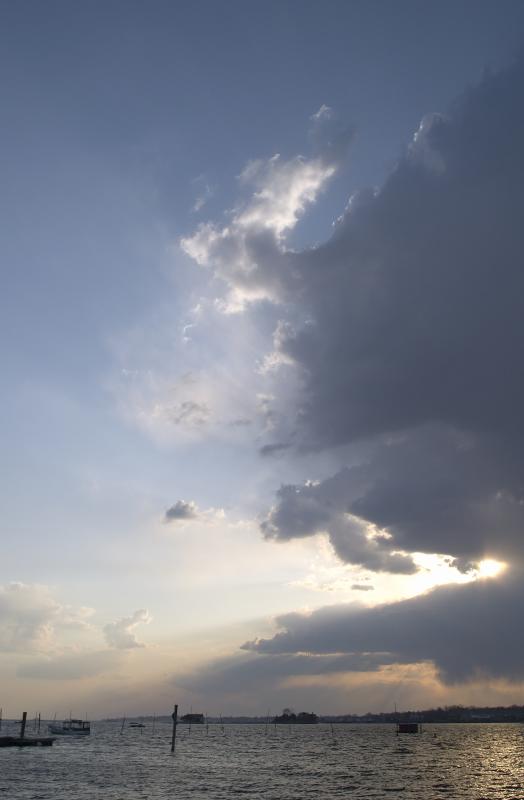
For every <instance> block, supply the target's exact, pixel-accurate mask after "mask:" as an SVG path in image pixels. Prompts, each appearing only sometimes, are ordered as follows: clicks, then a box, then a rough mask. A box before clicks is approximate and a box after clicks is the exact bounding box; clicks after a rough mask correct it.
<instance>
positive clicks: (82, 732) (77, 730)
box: [47, 719, 91, 736]
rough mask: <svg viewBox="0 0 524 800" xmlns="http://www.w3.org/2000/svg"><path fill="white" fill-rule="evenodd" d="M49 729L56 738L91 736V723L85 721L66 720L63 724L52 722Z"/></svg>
mask: <svg viewBox="0 0 524 800" xmlns="http://www.w3.org/2000/svg"><path fill="white" fill-rule="evenodd" d="M47 729H48V731H49V732H50V733H54V734H55V736H89V734H90V733H91V723H90V722H88V721H87V720H84V719H65V720H64V721H63V722H50V723H49V725H48V726H47Z"/></svg>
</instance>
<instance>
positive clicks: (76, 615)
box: [0, 583, 94, 652]
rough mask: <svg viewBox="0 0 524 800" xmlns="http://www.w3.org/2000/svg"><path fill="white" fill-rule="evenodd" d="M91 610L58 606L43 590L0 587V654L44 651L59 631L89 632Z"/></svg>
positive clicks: (24, 586)
mask: <svg viewBox="0 0 524 800" xmlns="http://www.w3.org/2000/svg"><path fill="white" fill-rule="evenodd" d="M93 613H94V612H93V609H91V608H86V607H82V608H79V609H77V608H74V607H72V606H63V605H61V604H60V603H59V602H58V601H57V600H56V599H55V598H54V597H53V595H52V593H51V591H50V589H49V588H48V587H47V586H42V585H38V584H24V583H9V584H6V585H4V586H0V650H2V651H5V652H28V651H29V652H31V651H41V652H42V651H48V650H51V649H52V648H53V647H54V646H55V645H56V635H57V632H58V631H59V630H60V629H71V628H72V629H77V630H89V629H91V627H92V626H91V625H90V623H89V622H88V619H89V617H91V616H92V614H93Z"/></svg>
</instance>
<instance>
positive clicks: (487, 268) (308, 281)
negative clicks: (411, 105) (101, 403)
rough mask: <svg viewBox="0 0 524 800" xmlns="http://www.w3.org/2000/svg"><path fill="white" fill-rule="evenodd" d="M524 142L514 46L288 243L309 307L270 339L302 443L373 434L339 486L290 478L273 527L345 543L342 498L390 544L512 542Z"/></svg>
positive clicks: (523, 487)
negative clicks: (292, 393)
mask: <svg viewBox="0 0 524 800" xmlns="http://www.w3.org/2000/svg"><path fill="white" fill-rule="evenodd" d="M523 142H524V63H523V62H522V60H521V61H519V62H518V63H517V64H516V65H515V66H513V67H512V68H511V69H509V70H507V71H506V72H503V73H501V74H497V75H494V76H490V77H486V78H485V79H484V80H483V81H482V83H481V84H480V85H479V86H478V87H477V88H475V89H472V90H470V91H468V92H467V93H466V94H465V95H464V96H463V97H461V98H460V99H459V100H458V101H457V102H456V104H455V105H454V106H453V108H452V109H451V110H450V112H449V113H448V114H447V115H445V116H440V115H433V116H432V117H428V118H427V119H426V120H425V121H424V122H423V124H422V125H421V128H420V130H419V131H418V133H417V135H416V137H415V139H414V141H413V143H412V145H411V146H410V147H409V148H408V150H407V152H406V155H405V156H404V157H403V158H402V159H401V160H400V162H399V164H398V165H397V167H396V169H395V170H394V172H393V174H392V175H391V176H390V178H389V179H388V180H387V181H386V183H385V185H384V186H383V187H382V189H381V190H380V191H377V192H367V193H362V194H361V195H360V196H358V197H356V198H353V200H352V202H351V203H350V204H349V206H348V209H347V211H346V213H345V215H344V216H343V218H342V219H341V220H340V221H339V223H338V225H337V229H336V231H335V234H334V235H333V237H332V239H331V240H330V241H329V242H328V243H327V244H325V245H324V246H322V247H318V248H316V249H313V250H311V251H308V252H305V253H298V254H296V255H295V258H294V265H293V278H292V281H291V283H294V292H295V296H296V297H298V298H299V299H300V303H301V306H302V308H303V309H304V310H305V311H307V314H308V315H309V320H308V324H307V325H305V326H303V327H302V328H301V329H296V328H293V327H292V326H290V325H287V326H281V330H280V332H279V337H278V347H279V349H280V351H281V354H282V355H284V356H285V357H286V358H287V359H292V360H293V361H294V363H295V364H296V366H297V367H298V368H299V370H300V371H301V373H302V375H303V380H304V393H303V396H302V398H301V401H300V404H299V409H298V420H299V424H298V429H297V430H298V433H297V437H296V443H297V445H298V446H300V447H305V448H308V449H323V448H331V447H335V446H339V445H348V444H351V443H356V442H359V443H361V442H367V443H371V444H372V447H371V450H370V455H369V457H368V459H367V462H366V463H365V464H364V465H362V466H360V467H358V468H354V469H350V470H342V472H341V473H339V475H338V476H336V479H335V483H336V488H335V491H332V489H333V486H332V485H331V484H333V481H334V479H331V481H328V482H326V484H324V485H322V484H321V485H319V486H316V487H309V488H308V487H306V486H295V487H293V486H288V487H282V489H281V490H280V492H279V495H278V497H277V503H276V506H275V507H274V508H273V509H272V511H271V512H270V514H269V515H268V518H267V519H266V520H265V522H264V530H265V533H266V535H268V531H269V533H270V535H271V536H273V537H274V538H282V539H287V538H291V537H292V536H303V535H309V534H310V533H312V532H314V530H328V532H329V533H330V535H331V539H332V541H333V543H334V546H335V548H336V549H337V551H338V552H339V553H340V552H341V550H342V546H341V541H342V540H343V536H342V533H340V531H339V533H338V535H337V533H336V531H334V520H340V514H341V513H342V514H344V513H347V512H349V513H350V514H351V515H352V517H353V518H358V519H361V520H363V521H365V522H367V523H372V524H373V525H375V526H377V527H378V528H379V529H386V530H387V531H388V532H389V533H390V534H392V536H393V539H392V540H389V543H388V544H387V546H388V548H389V551H392V549H393V550H394V548H395V547H398V548H401V549H405V550H408V551H415V550H423V551H428V552H445V553H450V554H452V555H455V556H457V557H460V559H462V560H467V559H471V560H476V559H479V558H482V557H483V556H485V555H495V556H500V557H503V558H506V559H507V558H513V559H520V558H521V552H522V531H523V529H524V480H523V476H524V417H523V409H524V313H523V299H524V225H523V221H524V198H523V185H524V147H523ZM290 280H291V279H290ZM328 490H329V491H328ZM327 494H330V497H329V498H328V499H326V495H327ZM305 495H307V499H308V508H307V509H306V508H305V505H306V504H305V503H304V502H302V503H301V508H300V512H298V510H297V497H298V498H299V499H301V500H304V497H305ZM337 524H338V523H337ZM330 526H331V527H330ZM382 549H383V548H382ZM346 560H351V561H356V562H357V563H363V564H365V559H362V558H353V554H352V553H351V549H350V548H349V549H348V558H347V559H346ZM367 566H370V567H371V568H373V566H372V565H371V564H368V565H367ZM379 568H380V569H383V568H384V565H383V564H382V565H380V566H379ZM386 568H387V567H386Z"/></svg>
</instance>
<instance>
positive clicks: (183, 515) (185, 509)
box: [164, 500, 198, 522]
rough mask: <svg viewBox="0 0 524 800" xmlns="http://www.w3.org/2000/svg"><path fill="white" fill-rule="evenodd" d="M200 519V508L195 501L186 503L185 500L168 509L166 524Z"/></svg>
mask: <svg viewBox="0 0 524 800" xmlns="http://www.w3.org/2000/svg"><path fill="white" fill-rule="evenodd" d="M197 517H198V506H197V505H196V503H195V502H194V501H193V500H190V501H189V502H188V503H186V501H185V500H177V501H176V503H175V504H174V505H173V506H171V508H168V509H167V511H166V513H165V516H164V522H177V521H179V520H183V521H185V520H188V519H196V518H197Z"/></svg>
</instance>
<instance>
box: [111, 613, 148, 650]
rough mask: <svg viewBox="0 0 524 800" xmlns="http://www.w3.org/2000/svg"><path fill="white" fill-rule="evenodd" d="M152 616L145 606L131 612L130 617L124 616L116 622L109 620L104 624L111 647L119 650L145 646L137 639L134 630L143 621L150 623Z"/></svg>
mask: <svg viewBox="0 0 524 800" xmlns="http://www.w3.org/2000/svg"><path fill="white" fill-rule="evenodd" d="M151 619H152V617H151V616H150V614H149V612H148V611H147V610H146V609H145V608H140V609H138V610H137V611H135V612H134V613H133V614H131V616H130V617H122V618H121V619H119V620H117V621H116V622H109V623H108V624H107V625H104V635H105V637H106V641H107V643H108V645H109V646H110V647H115V648H117V649H119V650H128V649H132V648H135V647H145V645H144V644H141V643H140V642H139V641H137V639H136V637H135V634H134V630H135V628H136V627H137V626H138V625H141V624H142V623H144V624H146V625H147V624H148V623H149V622H151Z"/></svg>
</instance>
